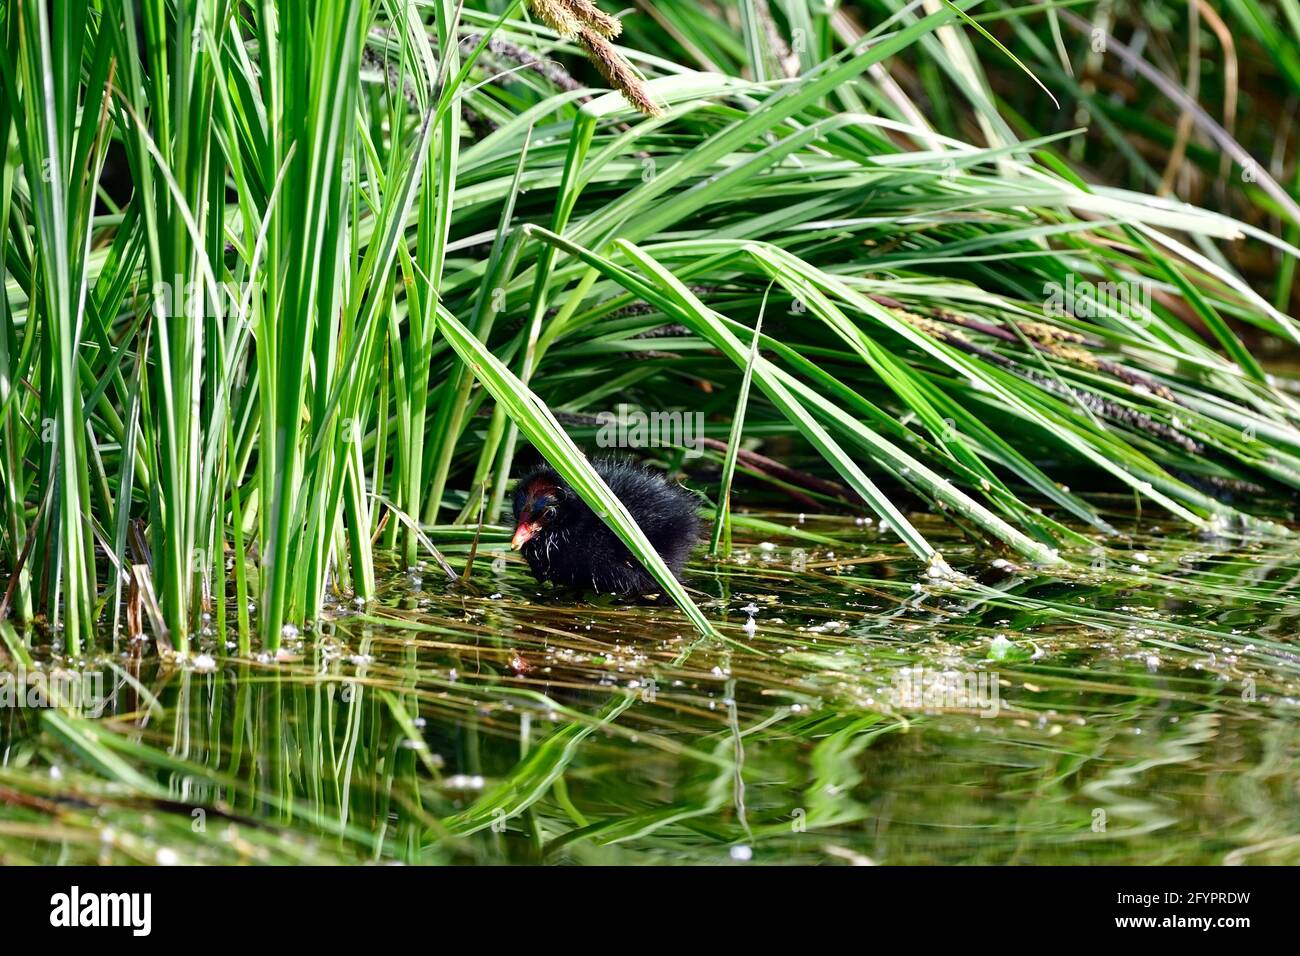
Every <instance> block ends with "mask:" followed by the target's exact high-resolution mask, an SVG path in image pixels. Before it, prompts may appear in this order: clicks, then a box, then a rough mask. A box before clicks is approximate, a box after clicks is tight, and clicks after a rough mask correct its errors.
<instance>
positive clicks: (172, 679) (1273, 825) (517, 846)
mask: <svg viewBox="0 0 1300 956" xmlns="http://www.w3.org/2000/svg"><path fill="white" fill-rule="evenodd" d="M774 520H776V519H774ZM797 530H798V531H799V532H800V533H801V534H802V535H803V537H802V538H795V537H791V538H788V539H783V538H780V537H777V536H773V537H772V540H771V541H770V542H764V543H762V544H760V543H759V542H752V543H751V544H749V545H744V546H741V547H740V548H739V550H738V552H737V553H736V554H735V555H734V556H733V558H732V559H731V560H729V561H728V562H726V563H724V564H719V565H716V566H707V565H701V566H699V567H698V570H697V573H696V574H695V577H694V578H693V579H692V580H691V582H690V583H691V586H692V587H694V588H695V589H696V590H697V591H699V592H701V595H702V596H701V598H700V601H701V604H702V606H703V607H704V608H705V610H706V613H708V614H709V615H710V616H711V617H713V618H714V619H716V620H719V621H721V622H722V630H723V631H724V633H725V634H726V635H727V636H728V637H730V638H732V639H733V640H734V641H735V642H736V643H730V644H719V643H716V642H710V641H704V640H701V639H699V638H697V637H696V636H695V634H694V633H693V632H692V631H691V630H690V629H689V625H688V624H687V623H686V622H685V621H684V620H683V619H682V618H681V617H680V616H679V615H678V614H677V613H676V612H675V611H673V610H671V609H668V608H664V607H659V606H637V605H622V604H617V603H611V602H605V603H599V604H580V605H575V604H574V603H573V602H572V600H571V599H569V598H564V597H560V596H555V595H549V594H546V593H543V592H539V591H538V589H537V588H536V586H535V585H534V584H533V582H532V581H531V579H530V578H528V577H527V576H526V574H524V573H522V569H520V568H519V567H518V566H516V565H513V564H510V565H505V566H503V565H502V564H501V563H500V562H498V563H497V564H496V565H495V566H494V567H493V568H491V569H489V567H488V563H487V562H488V561H489V560H491V556H490V555H489V556H488V557H486V558H484V561H483V566H482V567H481V569H480V573H479V575H478V578H477V582H476V588H477V590H476V591H475V592H473V593H470V592H456V593H442V592H439V591H436V590H434V589H433V585H432V584H429V585H428V586H426V581H427V582H432V581H433V578H432V577H431V576H430V577H428V578H426V581H422V580H420V578H419V576H418V575H414V576H413V575H409V574H405V573H394V574H392V575H390V576H389V578H388V584H387V587H386V589H385V593H384V595H383V598H382V600H381V601H380V602H378V603H377V605H376V606H373V607H371V608H368V609H364V610H363V611H357V610H355V609H348V608H347V607H346V606H343V607H340V609H339V611H338V613H337V614H336V615H335V616H334V617H333V619H332V620H330V621H328V622H322V624H321V625H320V626H319V628H318V630H317V631H315V632H314V633H311V634H308V635H304V636H303V638H302V639H301V640H300V641H298V642H295V646H294V647H293V648H292V651H291V653H290V654H288V655H286V656H285V657H284V659H281V660H278V661H269V660H261V661H259V660H245V661H236V660H233V659H231V658H230V657H229V656H227V655H228V654H229V653H230V652H229V651H228V650H227V649H225V648H210V649H208V651H209V653H210V655H211V658H212V659H211V661H210V662H209V661H204V662H200V666H197V667H196V666H193V665H192V664H191V665H190V666H186V667H183V668H166V667H163V666H161V665H160V664H159V663H158V662H157V659H156V657H154V656H153V655H149V656H146V657H144V658H143V659H141V657H140V656H139V655H137V656H134V657H133V656H132V655H130V654H129V653H119V654H115V655H106V656H105V658H104V659H102V660H100V661H97V662H92V663H91V664H89V665H87V666H89V667H92V668H96V667H97V668H101V669H102V670H103V672H104V673H105V674H106V676H107V683H108V685H109V687H110V688H111V692H110V695H109V699H108V701H107V706H106V709H105V712H104V714H103V716H101V717H99V718H98V719H93V718H91V717H88V716H84V715H78V714H75V713H68V712H63V711H55V710H49V709H45V710H41V709H33V708H27V707H11V708H0V862H4V863H16V862H47V863H48V862H95V861H100V862H132V861H141V862H244V861H247V862H304V863H320V862H336V861H338V862H364V861H371V860H373V861H399V862H408V863H433V862H464V863H471V862H473V863H493V862H602V863H633V862H662V863H683V862H710V863H731V864H735V865H744V864H746V863H766V862H814V863H836V864H843V863H870V862H874V863H880V864H894V863H934V864H940V863H942V864H952V863H1052V862H1062V863H1075V862H1114V863H1221V862H1245V863H1279V862H1297V861H1300V811H1297V806H1298V805H1300V804H1298V803H1297V799H1296V798H1297V795H1298V794H1297V787H1298V785H1300V772H1298V771H1297V769H1296V768H1297V757H1298V756H1300V740H1298V739H1297V738H1298V736H1300V731H1298V730H1297V725H1296V720H1295V717H1296V702H1297V699H1298V698H1300V694H1297V679H1298V678H1297V673H1298V671H1300V658H1298V657H1297V654H1296V643H1295V640H1294V634H1295V631H1294V628H1293V626H1292V622H1293V621H1294V618H1295V615H1296V613H1297V603H1298V602H1297V600H1296V598H1295V596H1294V594H1293V589H1294V585H1295V582H1296V581H1297V579H1298V578H1300V549H1297V548H1296V547H1295V546H1294V545H1288V544H1285V543H1277V542H1273V543H1261V542H1252V543H1242V542H1239V541H1238V542H1232V541H1217V542H1216V541H1207V540H1202V539H1194V538H1171V537H1169V536H1168V532H1169V530H1171V529H1152V528H1150V527H1148V528H1146V529H1144V530H1141V531H1138V530H1136V529H1134V528H1129V529H1127V530H1128V531H1129V537H1128V538H1127V539H1125V540H1126V548H1125V550H1124V551H1123V552H1116V551H1113V550H1112V551H1110V552H1107V553H1106V557H1105V560H1104V561H1103V562H1099V563H1098V566H1097V567H1095V568H1086V569H1083V570H1081V571H1079V572H1077V573H1074V574H1072V575H1068V576H1064V577H1063V576H1060V575H1055V576H1050V577H1049V576H1046V575H1044V574H1042V573H1040V572H1037V571H1035V570H1033V569H1026V568H1018V567H1016V566H1014V565H1013V564H1011V563H1009V562H1007V561H1006V560H1000V559H998V560H990V558H989V557H988V555H986V554H983V553H981V552H978V551H976V550H974V549H973V548H971V547H970V546H968V545H965V544H963V543H962V542H960V541H957V540H952V541H949V542H948V544H947V546H946V547H945V548H944V552H945V556H946V557H947V558H948V560H949V561H950V562H951V563H952V564H953V565H954V566H956V567H960V568H963V569H965V570H966V571H967V572H968V573H969V574H970V575H971V580H970V581H968V582H966V583H965V584H961V585H958V586H953V585H948V584H944V583H943V582H935V581H933V580H932V579H930V578H928V577H927V575H926V574H925V569H924V568H923V567H922V566H920V565H919V564H918V563H917V562H916V561H915V560H913V559H912V558H911V557H910V556H909V555H907V553H906V552H905V550H904V549H903V548H902V547H901V546H900V545H899V544H898V543H897V541H896V540H893V539H890V538H888V537H885V536H882V535H881V534H880V533H879V532H874V531H873V532H871V533H870V534H864V533H863V529H862V528H861V527H860V526H855V525H853V523H852V522H835V521H823V522H819V523H816V524H814V523H813V522H811V521H809V522H808V523H806V524H804V525H800V526H798V529H797ZM924 532H925V533H926V535H927V536H928V537H930V538H931V540H938V539H942V538H943V534H944V532H943V529H942V528H940V527H937V526H936V527H926V528H925V529H924ZM813 536H816V537H817V539H818V540H809V538H810V537H813ZM47 666H48V665H47Z"/></svg>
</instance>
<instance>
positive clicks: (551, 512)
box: [542, 505, 555, 521]
mask: <svg viewBox="0 0 1300 956" xmlns="http://www.w3.org/2000/svg"><path fill="white" fill-rule="evenodd" d="M554 517H555V505H547V506H546V507H545V508H543V509H542V520H543V521H550V520H551V519H552V518H554Z"/></svg>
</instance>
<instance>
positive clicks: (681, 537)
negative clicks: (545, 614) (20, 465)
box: [510, 458, 700, 594]
mask: <svg viewBox="0 0 1300 956" xmlns="http://www.w3.org/2000/svg"><path fill="white" fill-rule="evenodd" d="M592 465H593V466H594V467H595V469H596V472H597V474H599V475H600V477H601V478H603V479H604V480H605V484H607V485H609V487H610V490H611V491H613V492H614V494H615V495H617V496H618V498H619V500H620V501H622V502H623V504H624V505H625V506H626V507H627V510H628V511H629V512H630V513H631V515H632V517H633V518H635V519H636V523H637V524H638V525H640V527H641V530H642V531H644V532H645V536H646V537H647V538H648V539H650V543H651V544H652V545H654V549H655V550H656V551H658V552H659V556H660V557H661V558H663V559H664V563H665V564H667V565H668V567H669V568H670V569H671V570H672V572H673V575H674V576H675V577H677V578H679V579H680V578H681V572H682V567H683V566H684V565H685V564H686V559H687V558H688V557H689V556H690V553H691V549H692V548H694V547H695V545H696V543H697V542H698V541H699V536H700V522H699V518H698V517H697V516H696V509H697V507H698V499H696V498H695V496H694V495H692V494H691V493H690V492H688V491H686V490H685V489H684V488H681V487H679V486H677V485H674V484H671V483H669V482H668V481H667V480H665V479H664V477H663V476H662V475H660V474H657V473H656V472H653V471H648V470H647V469H645V468H642V467H641V466H640V465H637V464H634V463H633V462H629V461H622V460H619V459H612V458H611V459H597V460H595V461H593V462H592ZM514 505H515V525H516V527H515V536H514V539H513V540H512V541H511V542H510V545H511V547H513V548H514V549H515V550H517V551H521V552H522V553H523V556H524V558H525V559H526V560H527V561H528V566H529V567H530V568H531V569H532V572H533V576H534V577H536V578H537V580H538V581H551V582H552V583H554V584H557V585H561V586H564V587H575V588H593V589H594V590H595V591H597V592H598V593H602V594H653V593H657V592H661V591H663V587H662V586H661V585H660V584H659V583H658V582H657V581H655V579H654V577H653V576H652V575H651V574H650V572H649V571H647V570H646V569H645V568H644V567H642V566H641V562H640V561H638V560H637V559H636V558H635V557H633V555H632V552H631V551H629V550H628V549H627V546H626V545H624V544H623V542H622V541H620V540H619V539H618V536H617V535H615V534H614V532H613V531H611V530H610V529H609V528H608V527H607V526H606V525H605V522H603V521H601V520H600V518H598V517H596V513H595V512H594V511H592V510H591V509H590V508H589V507H587V505H586V504H585V503H584V502H583V500H582V499H581V498H579V497H578V495H577V493H576V492H575V491H574V490H573V489H572V488H571V487H569V484H568V483H567V482H566V481H565V480H564V479H563V478H561V477H560V476H559V474H557V473H556V471H555V469H553V468H551V467H550V466H549V465H544V466H542V467H540V468H537V469H535V470H534V471H532V472H530V473H529V474H527V475H525V476H524V477H523V478H521V479H519V484H518V485H517V486H516V487H515V502H514Z"/></svg>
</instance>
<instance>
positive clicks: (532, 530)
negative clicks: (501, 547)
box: [510, 521, 542, 551]
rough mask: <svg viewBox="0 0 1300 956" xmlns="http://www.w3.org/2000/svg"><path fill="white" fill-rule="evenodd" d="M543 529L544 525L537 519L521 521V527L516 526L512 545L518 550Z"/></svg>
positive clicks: (511, 541)
mask: <svg viewBox="0 0 1300 956" xmlns="http://www.w3.org/2000/svg"><path fill="white" fill-rule="evenodd" d="M541 530H542V526H541V524H540V523H539V522H536V521H521V522H519V527H517V528H515V536H514V537H513V538H511V539H510V547H511V548H513V549H514V550H515V551H518V550H519V549H520V548H522V547H523V546H524V545H526V544H527V543H528V542H529V541H531V540H532V539H533V537H534V536H535V535H536V534H537V532H539V531H541Z"/></svg>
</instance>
